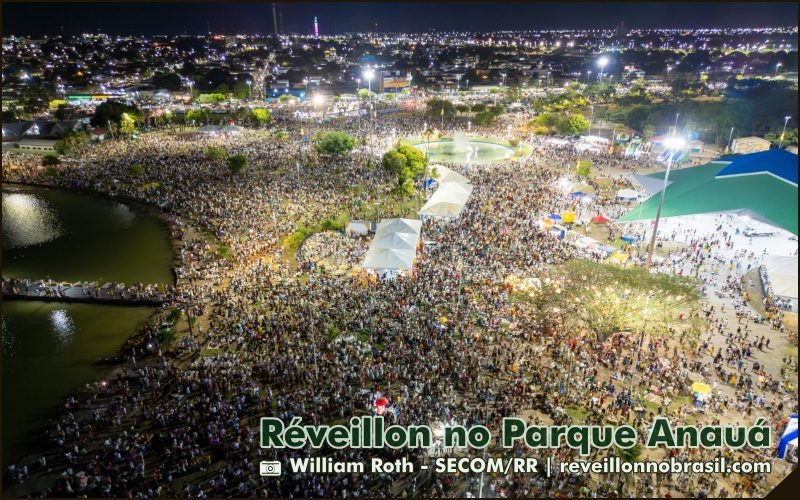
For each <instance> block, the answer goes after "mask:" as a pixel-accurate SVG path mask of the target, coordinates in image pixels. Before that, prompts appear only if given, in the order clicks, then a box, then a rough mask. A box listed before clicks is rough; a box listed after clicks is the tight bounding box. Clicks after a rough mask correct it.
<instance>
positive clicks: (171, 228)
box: [0, 180, 185, 495]
mask: <svg viewBox="0 0 800 500" xmlns="http://www.w3.org/2000/svg"><path fill="white" fill-rule="evenodd" d="M6 186H9V187H11V188H12V189H13V188H15V187H16V188H26V187H31V188H39V189H54V190H59V191H65V192H71V193H75V194H79V195H83V196H92V197H96V198H104V199H106V200H114V201H118V202H121V203H125V204H128V205H131V206H133V207H135V208H137V209H139V210H143V211H145V212H147V213H149V214H151V215H156V216H158V217H159V219H160V220H161V221H162V222H163V223H164V225H165V226H166V229H167V232H168V233H169V244H170V249H171V252H172V265H171V266H170V274H171V275H172V280H171V283H169V284H170V285H171V286H173V287H176V286H177V284H178V276H177V273H176V268H177V267H178V266H179V265H180V260H179V259H180V249H181V245H182V243H183V239H182V235H181V233H180V232H179V231H178V228H177V227H176V224H175V223H174V222H173V221H172V219H171V217H170V216H173V217H176V218H177V219H178V220H180V221H181V222H182V223H183V222H185V221H184V220H183V219H181V217H180V216H178V215H176V214H175V213H173V212H172V211H170V210H168V209H164V208H161V207H157V206H154V205H151V204H148V203H146V202H143V201H141V200H137V199H135V198H131V197H129V196H124V195H120V196H114V195H110V194H108V193H103V192H99V191H94V190H91V189H85V188H81V187H69V186H62V185H57V184H42V183H36V182H17V181H6V180H3V182H2V188H3V190H5V188H6ZM59 299H60V298H59V297H53V298H48V297H41V298H33V297H19V298H17V297H10V296H8V297H7V296H3V300H27V301H43V302H64V301H63V300H59ZM73 302H74V301H73ZM170 302H171V301H170ZM82 303H86V302H85V301H82ZM91 303H92V304H98V305H108V304H107V302H104V301H101V302H91ZM120 306H121V307H150V308H153V309H154V310H153V313H152V314H151V315H150V316H149V317H148V318H147V319H146V320H145V321H143V322H141V323H140V324H138V325H137V326H136V327H135V329H134V330H133V331H131V333H130V335H128V336H127V337H126V338H125V340H124V342H123V343H122V345H121V346H120V347H119V349H117V350H116V352H115V353H114V354H113V356H111V357H109V358H98V359H96V360H94V361H93V362H92V363H91V364H92V365H93V366H95V365H102V366H105V367H106V368H105V369H104V370H103V373H102V374H101V375H100V376H99V377H97V378H93V379H91V380H89V381H87V382H86V384H90V385H91V384H96V383H98V381H99V380H102V379H104V378H109V377H113V376H115V374H116V373H117V372H119V371H120V370H123V369H124V368H126V367H127V368H129V369H132V368H134V365H133V363H131V360H130V359H129V354H130V351H131V349H133V348H135V347H136V345H137V340H139V339H141V338H142V337H143V336H144V335H145V334H146V331H147V327H148V326H149V325H152V324H154V322H157V321H159V320H158V319H157V318H159V317H160V316H163V314H164V313H165V311H167V310H169V307H167V308H165V307H164V303H161V302H159V303H158V304H143V303H139V304H126V305H120ZM84 392H85V391H84V390H83V388H82V386H79V387H76V388H75V389H73V390H71V391H68V392H67V393H66V394H65V395H64V397H65V398H70V397H75V398H79V397H80V396H81V395H82V394H84ZM61 409H62V406H54V407H53V408H51V409H50V410H49V411H44V412H42V413H41V414H39V415H38V416H39V417H40V418H41V419H42V421H43V422H44V425H45V428H44V429H39V430H38V431H34V432H33V433H32V434H31V436H30V437H29V438H25V439H23V445H22V447H21V450H20V451H21V452H20V453H18V454H12V453H9V457H10V460H9V463H14V462H17V461H20V460H23V461H25V460H29V459H31V458H35V457H34V455H32V454H31V451H34V450H40V449H41V448H39V447H37V446H32V445H35V444H36V443H37V442H38V441H37V440H36V439H35V438H34V436H36V434H37V433H41V432H43V431H44V430H46V425H47V422H49V421H51V420H52V419H53V418H57V417H58V416H59V415H60V414H61V411H60V410H61ZM3 462H5V460H3ZM6 465H7V464H4V466H6ZM10 489H13V485H3V487H2V490H1V491H0V493H2V494H3V495H6V494H7V493H8V492H9V491H10Z"/></svg>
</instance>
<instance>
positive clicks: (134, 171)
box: [128, 164, 144, 177]
mask: <svg viewBox="0 0 800 500" xmlns="http://www.w3.org/2000/svg"><path fill="white" fill-rule="evenodd" d="M128 173H129V174H130V175H131V176H132V177H141V176H143V175H144V167H143V166H141V165H139V164H136V165H131V166H130V167H128Z"/></svg>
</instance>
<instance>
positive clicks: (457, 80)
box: [456, 75, 464, 90]
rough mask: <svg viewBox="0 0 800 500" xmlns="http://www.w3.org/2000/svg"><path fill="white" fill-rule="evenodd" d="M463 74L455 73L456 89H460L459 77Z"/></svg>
mask: <svg viewBox="0 0 800 500" xmlns="http://www.w3.org/2000/svg"><path fill="white" fill-rule="evenodd" d="M462 76H464V75H456V82H457V83H456V90H461V77H462Z"/></svg>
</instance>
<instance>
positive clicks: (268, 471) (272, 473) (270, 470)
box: [258, 461, 281, 477]
mask: <svg viewBox="0 0 800 500" xmlns="http://www.w3.org/2000/svg"><path fill="white" fill-rule="evenodd" d="M258 471H259V473H260V474H261V475H262V476H268V477H276V476H280V475H281V463H280V462H278V461H270V462H267V461H265V462H261V463H260V464H258Z"/></svg>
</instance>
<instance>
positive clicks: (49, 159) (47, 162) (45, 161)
mask: <svg viewBox="0 0 800 500" xmlns="http://www.w3.org/2000/svg"><path fill="white" fill-rule="evenodd" d="M59 163H61V160H60V159H59V158H58V156H56V155H44V156H43V157H42V166H43V167H51V166H54V165H58V164H59Z"/></svg>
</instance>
